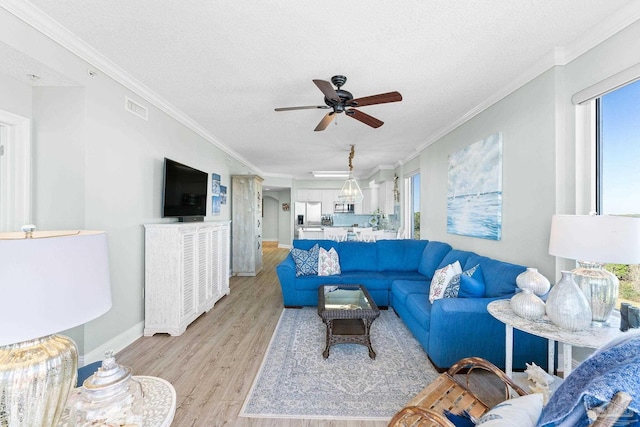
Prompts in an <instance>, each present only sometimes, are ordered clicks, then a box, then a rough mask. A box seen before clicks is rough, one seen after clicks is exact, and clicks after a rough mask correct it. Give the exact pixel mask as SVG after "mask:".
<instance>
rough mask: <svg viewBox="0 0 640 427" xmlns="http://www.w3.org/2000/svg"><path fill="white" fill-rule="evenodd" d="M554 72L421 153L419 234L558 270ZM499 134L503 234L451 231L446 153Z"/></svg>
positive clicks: (547, 271)
mask: <svg viewBox="0 0 640 427" xmlns="http://www.w3.org/2000/svg"><path fill="white" fill-rule="evenodd" d="M554 76H555V71H554V70H551V71H548V72H547V73H545V74H543V75H542V76H540V77H539V78H537V79H535V80H534V81H532V82H531V83H529V84H527V85H526V86H524V87H523V88H521V89H519V90H518V91H516V92H515V93H513V94H511V95H510V96H508V97H507V98H505V99H503V100H502V101H501V102H499V103H497V104H495V105H494V106H492V107H491V108H489V109H487V110H485V111H484V112H482V113H481V114H479V115H477V116H476V117H474V118H473V119H471V120H470V121H468V122H467V123H465V124H464V125H462V126H460V127H458V128H457V129H455V130H454V131H453V132H451V133H449V134H448V135H446V136H445V137H443V138H442V139H440V140H439V141H437V142H436V143H434V144H432V145H431V146H429V147H428V148H427V149H425V150H424V151H423V152H422V153H421V155H420V162H421V170H420V172H421V174H420V176H421V183H420V185H421V189H422V194H421V196H422V197H421V206H420V209H421V224H420V235H421V238H423V239H428V240H439V241H445V242H448V243H450V244H451V245H452V246H453V247H454V248H458V249H464V250H470V251H474V252H477V253H478V254H481V255H486V256H490V257H492V258H497V259H502V260H505V261H509V262H513V263H518V264H523V265H527V266H531V267H537V268H539V269H540V271H541V272H542V273H543V274H545V275H548V276H549V277H551V276H552V275H553V272H554V261H553V258H552V257H550V256H549V255H548V254H547V245H548V235H549V228H550V221H551V215H552V214H553V213H554V210H555V191H554V189H555V161H554V158H555V134H554V129H555V116H554V114H555V109H554V92H555V80H554ZM496 132H502V137H503V153H502V165H503V187H502V200H503V207H502V239H501V240H500V241H494V240H487V239H479V238H472V237H466V236H459V235H454V234H448V233H447V172H448V156H449V155H450V154H452V153H454V152H456V151H458V150H460V149H462V148H464V147H466V146H468V145H470V144H473V143H475V142H477V141H480V140H482V139H484V138H486V137H488V136H489V135H492V134H494V133H496Z"/></svg>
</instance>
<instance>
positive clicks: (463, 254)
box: [438, 249, 478, 270]
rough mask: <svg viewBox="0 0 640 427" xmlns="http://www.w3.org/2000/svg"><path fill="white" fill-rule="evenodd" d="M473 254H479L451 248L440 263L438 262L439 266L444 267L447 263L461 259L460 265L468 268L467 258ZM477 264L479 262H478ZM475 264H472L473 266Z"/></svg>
mask: <svg viewBox="0 0 640 427" xmlns="http://www.w3.org/2000/svg"><path fill="white" fill-rule="evenodd" d="M471 256H477V255H476V254H474V253H473V252H468V251H461V250H459V249H451V250H450V251H449V252H447V254H446V255H445V256H444V258H442V261H440V264H438V268H442V267H444V266H445V265H449V264H453V263H454V262H456V261H460V265H461V266H462V267H463V268H464V269H465V270H466V269H467V268H466V264H467V259H469V257H471ZM475 264H478V263H477V262H476V263H475ZM475 264H473V265H471V267H473V266H474V265H475Z"/></svg>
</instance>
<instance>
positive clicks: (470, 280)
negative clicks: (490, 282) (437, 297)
mask: <svg viewBox="0 0 640 427" xmlns="http://www.w3.org/2000/svg"><path fill="white" fill-rule="evenodd" d="M485 288H486V285H485V283H484V277H483V275H482V266H481V265H480V264H477V268H476V270H475V272H474V273H473V274H472V275H471V276H467V275H466V274H463V275H462V276H460V290H459V291H458V298H482V297H484V294H485Z"/></svg>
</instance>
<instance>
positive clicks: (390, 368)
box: [240, 308, 438, 421]
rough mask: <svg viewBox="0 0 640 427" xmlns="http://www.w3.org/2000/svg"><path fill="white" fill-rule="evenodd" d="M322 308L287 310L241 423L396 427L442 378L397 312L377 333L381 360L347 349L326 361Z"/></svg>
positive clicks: (378, 324)
mask: <svg viewBox="0 0 640 427" xmlns="http://www.w3.org/2000/svg"><path fill="white" fill-rule="evenodd" d="M325 333H326V327H325V325H324V324H323V323H322V320H321V319H320V317H319V316H318V314H317V310H316V309H315V308H303V309H284V311H283V313H282V315H281V317H280V321H279V322H278V325H277V327H276V330H275V332H274V334H273V337H272V338H271V343H270V344H269V348H268V350H267V353H266V354H265V357H264V360H263V361H262V366H261V367H260V370H259V371H258V375H257V376H256V379H255V380H254V383H253V386H252V387H251V391H250V392H249V394H248V396H247V398H246V400H245V402H244V405H243V406H242V409H241V411H240V416H241V417H252V418H308V419H318V418H320V419H343V420H382V421H385V420H389V419H390V418H391V417H392V416H393V415H394V414H395V413H396V412H397V411H398V410H400V409H401V408H402V407H403V406H404V405H405V404H406V403H407V401H409V400H410V399H411V398H412V397H413V396H415V395H416V394H417V393H418V392H419V391H420V390H422V389H423V388H424V387H425V386H426V385H427V384H429V383H430V382H431V381H433V380H434V379H435V378H436V377H437V376H438V373H437V372H436V371H435V369H434V368H433V366H432V365H431V363H430V362H429V360H428V358H427V355H426V353H425V352H424V350H423V349H422V347H420V344H418V342H417V341H416V340H415V339H414V338H413V336H412V335H411V333H410V332H409V330H408V329H407V328H406V327H405V326H404V324H403V323H402V320H400V319H399V318H398V317H397V316H396V314H395V313H394V312H393V310H383V311H381V313H380V317H379V318H378V319H376V320H375V321H374V322H373V325H372V327H371V341H372V345H373V349H374V350H375V351H376V353H377V357H376V359H370V358H369V353H368V350H367V347H365V346H362V345H357V344H339V345H335V346H332V347H331V351H330V355H329V358H328V359H323V357H322V351H323V350H324V346H325Z"/></svg>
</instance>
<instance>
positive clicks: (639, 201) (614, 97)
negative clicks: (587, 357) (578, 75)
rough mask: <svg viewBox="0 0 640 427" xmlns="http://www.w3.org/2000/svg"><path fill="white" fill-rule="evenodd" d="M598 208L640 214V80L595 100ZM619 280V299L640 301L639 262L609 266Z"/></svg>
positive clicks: (612, 211) (609, 211)
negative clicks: (636, 263)
mask: <svg viewBox="0 0 640 427" xmlns="http://www.w3.org/2000/svg"><path fill="white" fill-rule="evenodd" d="M596 116H597V119H596V210H597V211H598V213H600V214H605V215H628V216H634V217H640V190H639V189H640V164H639V163H638V159H640V81H636V82H635V83H631V84H628V85H626V86H623V87H622V88H620V89H617V90H615V91H613V92H609V93H607V94H606V95H603V96H602V97H601V98H598V99H597V100H596ZM606 268H607V269H608V270H609V271H611V272H612V273H614V274H616V275H617V276H618V279H620V294H619V295H620V300H621V301H630V302H632V303H638V302H640V265H614V264H609V265H607V267H606Z"/></svg>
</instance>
